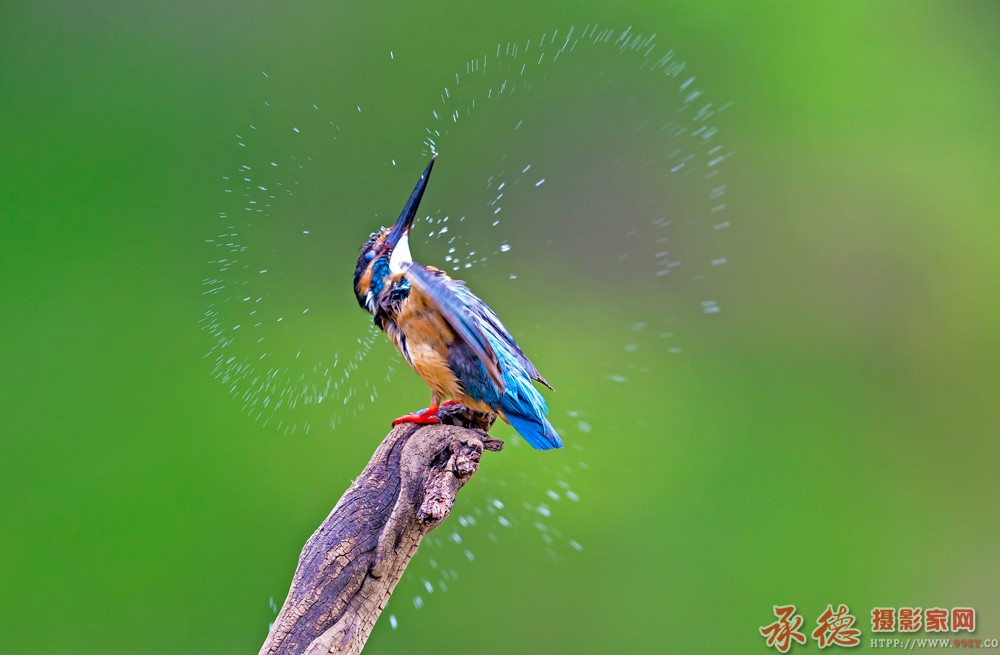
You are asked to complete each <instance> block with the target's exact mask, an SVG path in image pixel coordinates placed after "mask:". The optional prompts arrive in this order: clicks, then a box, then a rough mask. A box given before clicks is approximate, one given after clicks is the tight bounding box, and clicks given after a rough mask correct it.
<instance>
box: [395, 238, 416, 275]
mask: <svg viewBox="0 0 1000 655" xmlns="http://www.w3.org/2000/svg"><path fill="white" fill-rule="evenodd" d="M412 261H413V257H412V256H411V255H410V235H409V234H404V235H403V236H402V237H400V239H399V242H398V243H397V244H396V247H395V248H393V249H392V255H390V256H389V270H390V271H391V272H392V274H393V275H396V274H398V273H402V272H403V270H404V269H405V268H406V265H407V264H409V263H410V262H412Z"/></svg>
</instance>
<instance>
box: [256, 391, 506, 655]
mask: <svg viewBox="0 0 1000 655" xmlns="http://www.w3.org/2000/svg"><path fill="white" fill-rule="evenodd" d="M439 416H441V419H442V422H443V423H444V424H443V425H429V426H419V425H414V424H411V423H404V424H402V425H399V426H397V427H395V428H394V429H393V430H392V431H391V432H390V433H389V435H388V436H387V437H386V438H385V440H384V441H382V443H381V445H379V447H378V448H377V449H376V450H375V454H374V455H372V458H371V461H369V462H368V466H366V467H365V469H364V471H362V473H361V475H360V476H359V477H358V478H357V479H356V480H355V481H354V483H353V484H352V485H351V487H350V488H349V489H348V490H347V491H346V492H345V493H344V495H343V497H341V499H340V501H339V502H338V503H337V505H336V507H334V508H333V511H332V512H331V513H330V516H328V517H327V519H326V520H325V521H323V524H322V525H320V526H319V529H317V530H316V532H315V533H313V535H312V536H311V537H310V538H309V540H308V541H307V542H306V545H305V546H304V547H303V549H302V554H301V555H300V556H299V565H298V568H297V569H296V571H295V576H294V577H293V578H292V588H291V590H290V591H289V592H288V597H287V598H286V599H285V603H284V605H283V606H282V608H281V612H279V613H278V616H277V618H276V619H275V621H274V626H273V627H272V628H271V632H270V634H268V636H267V641H265V642H264V646H263V647H262V648H261V650H260V655H292V654H294V655H299V654H302V653H308V654H309V655H328V654H331V655H332V654H334V653H336V654H338V655H340V654H348V653H349V654H355V653H360V652H361V649H362V648H363V647H364V645H365V642H366V641H367V639H368V635H369V634H371V631H372V628H373V627H374V626H375V621H376V620H378V617H379V615H380V614H381V613H382V609H383V608H384V607H385V604H386V602H387V601H388V600H389V595H390V594H391V593H392V590H393V589H394V588H395V586H396V583H397V582H399V579H400V577H402V575H403V571H404V570H405V569H406V565H407V563H409V561H410V558H411V557H413V554H414V553H415V552H416V550H417V546H419V545H420V540H421V539H422V538H423V537H424V535H426V534H427V533H428V532H430V531H431V530H433V529H434V528H435V527H437V526H438V525H440V524H441V522H442V521H444V519H445V518H446V517H447V516H448V514H449V512H451V508H452V506H454V504H455V493H456V492H458V490H459V489H460V488H461V487H462V485H464V484H465V483H466V482H467V481H468V480H469V478H471V477H472V475H473V474H474V473H475V472H476V470H477V468H478V466H479V458H480V457H481V455H482V453H483V450H500V448H502V447H503V443H502V442H501V441H498V440H496V439H493V438H492V437H490V436H489V435H488V434H486V432H485V430H488V429H489V428H490V426H491V425H492V424H493V420H494V419H495V416H493V415H492V414H490V415H487V414H483V413H482V412H476V411H474V410H470V409H468V408H465V407H463V406H461V405H452V406H447V407H442V409H441V412H440V414H439Z"/></svg>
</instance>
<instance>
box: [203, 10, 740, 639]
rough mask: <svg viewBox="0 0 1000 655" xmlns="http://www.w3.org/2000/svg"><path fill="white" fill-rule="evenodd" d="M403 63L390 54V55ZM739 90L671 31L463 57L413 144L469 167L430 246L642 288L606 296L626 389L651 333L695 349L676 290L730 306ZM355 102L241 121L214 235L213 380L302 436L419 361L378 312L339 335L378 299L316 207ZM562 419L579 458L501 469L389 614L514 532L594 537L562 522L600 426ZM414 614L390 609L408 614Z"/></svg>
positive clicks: (698, 304)
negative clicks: (333, 246)
mask: <svg viewBox="0 0 1000 655" xmlns="http://www.w3.org/2000/svg"><path fill="white" fill-rule="evenodd" d="M398 58H399V53H398V52H394V51H390V53H389V56H388V57H387V65H392V62H394V61H396V60H397V59H398ZM265 77H266V76H265ZM275 102H278V101H275ZM728 106H729V105H728V104H716V103H715V102H713V101H711V100H709V98H708V97H707V94H706V93H705V92H704V90H703V89H701V88H700V87H699V85H698V83H697V80H696V78H695V77H694V76H693V75H692V74H691V73H690V71H689V70H688V66H687V64H686V63H684V62H683V61H681V60H680V59H679V58H678V57H677V55H676V54H675V53H674V52H673V51H672V50H669V49H664V48H662V47H660V46H659V45H658V44H657V42H656V37H655V35H649V34H641V33H639V32H637V31H634V30H633V29H631V28H628V29H624V30H621V29H613V28H609V27H603V26H599V25H596V24H591V25H586V26H585V27H584V28H583V29H577V28H573V27H571V28H569V29H566V30H553V31H549V32H542V33H539V34H534V35H531V36H526V37H524V38H521V39H518V40H513V41H506V42H500V43H497V44H496V45H495V47H490V48H488V49H487V50H486V51H485V52H482V53H480V54H478V55H477V56H474V57H472V58H470V59H468V60H467V61H464V62H462V63H461V64H460V65H459V66H458V69H457V71H456V72H455V73H454V75H453V76H452V77H449V78H448V79H447V80H446V81H445V82H444V84H443V85H442V86H441V92H440V94H439V98H438V99H437V101H436V102H435V104H434V106H431V107H428V108H426V116H427V121H428V123H427V125H426V128H425V130H424V133H423V134H421V135H418V136H417V135H415V138H414V143H413V144H412V152H409V153H407V152H406V151H405V150H404V151H402V153H403V154H408V155H415V154H416V153H419V154H420V155H421V157H422V159H423V160H424V161H425V160H426V157H428V156H430V154H432V153H440V154H441V155H442V159H441V160H440V161H439V165H438V167H437V171H439V172H435V176H436V178H440V177H446V176H448V175H451V176H452V178H453V179H452V182H453V183H452V184H451V185H450V186H449V194H448V198H449V199H448V200H446V201H435V202H440V203H442V204H440V205H426V204H425V206H423V207H422V208H421V215H420V216H418V222H417V224H416V225H415V227H414V232H413V237H412V241H413V243H412V244H411V247H412V248H413V251H414V255H415V257H416V258H417V259H418V260H419V261H424V262H426V263H430V264H436V265H439V266H441V267H442V268H445V269H446V270H448V271H449V272H451V273H452V274H453V275H454V276H455V277H465V275H466V274H467V272H468V273H469V274H471V273H472V272H475V271H478V270H480V269H488V271H489V276H490V279H491V280H503V281H506V283H508V284H512V285H522V284H523V285H524V286H523V287H520V288H521V289H525V292H526V293H531V291H530V289H537V288H542V287H544V284H543V283H544V282H546V280H542V279H539V278H538V277H537V272H532V271H527V270H523V269H519V268H518V266H519V264H516V263H513V262H514V261H515V260H514V259H513V258H512V256H511V255H510V254H509V253H512V252H513V253H519V252H531V253H541V254H543V255H544V256H545V257H548V258H551V262H552V270H553V271H555V270H558V269H565V270H568V271H571V272H572V274H573V275H575V276H576V278H575V279H576V280H578V281H579V283H580V284H581V285H586V284H589V283H592V282H596V281H598V279H599V278H602V277H603V278H606V279H609V280H612V281H613V283H615V284H622V285H626V286H628V287H629V288H630V289H639V290H640V291H642V292H643V293H645V294H647V296H648V297H649V298H650V299H651V301H650V302H649V303H648V305H647V306H645V307H628V308H627V309H623V310H622V311H616V308H609V311H608V312H607V313H608V314H609V315H613V316H615V317H616V318H617V319H620V320H621V326H620V327H621V329H620V330H619V331H618V333H619V334H621V335H622V343H621V349H620V352H621V358H620V360H618V361H616V362H614V363H613V364H612V366H613V368H612V369H610V370H608V371H606V372H604V373H603V374H602V376H601V377H602V379H603V381H605V382H608V383H610V384H627V383H629V382H630V380H631V378H632V376H633V375H641V374H643V373H644V370H645V369H644V368H643V363H642V358H643V356H644V354H645V352H646V351H648V350H649V349H651V348H658V349H662V350H663V351H664V352H666V353H669V354H676V353H680V352H682V347H681V346H680V345H679V343H678V339H676V337H675V335H676V334H677V331H678V327H677V323H678V319H677V317H676V316H675V315H674V313H673V312H672V310H671V309H670V308H671V307H672V306H674V305H676V304H678V303H681V302H689V303H690V304H691V305H692V306H693V307H695V308H696V311H697V312H698V313H699V314H700V315H702V316H706V317H709V318H710V317H712V316H715V315H717V314H718V313H720V311H721V307H720V304H719V302H718V300H717V299H716V298H715V297H714V296H713V295H712V294H711V292H710V290H709V288H710V287H708V286H707V285H706V284H705V283H706V281H707V280H709V279H710V278H711V276H712V274H713V272H714V271H716V270H718V269H719V267H724V266H725V265H727V264H728V262H729V257H728V256H727V255H726V254H725V253H723V252H720V249H721V246H719V245H717V243H718V242H717V239H716V237H717V235H721V234H724V233H725V232H726V231H727V230H728V228H729V227H730V220H729V218H728V217H727V215H728V209H727V193H728V186H727V183H726V181H725V175H724V169H725V163H726V162H727V161H728V160H729V159H730V157H731V156H732V153H731V152H730V151H728V150H727V149H726V148H725V146H724V145H723V143H722V142H721V141H720V127H719V125H718V122H719V120H720V117H721V115H722V114H723V112H725V111H726V109H727V108H728ZM349 109H350V111H347V112H345V111H343V110H341V111H339V112H327V111H325V110H324V109H322V108H321V107H320V106H317V105H316V104H311V105H310V106H307V107H305V108H302V111H300V112H299V113H298V114H297V116H300V118H296V119H294V120H290V119H288V118H287V116H288V114H287V112H286V113H283V114H280V117H276V116H278V115H276V114H274V113H273V112H272V110H273V106H272V100H271V99H267V100H265V101H264V102H263V105H262V107H260V108H259V115H258V116H257V117H256V118H255V119H254V120H252V121H251V122H249V123H248V124H247V125H246V126H245V128H244V129H241V130H239V131H238V132H237V133H236V134H235V139H234V142H235V146H234V147H235V148H236V149H237V152H238V153H239V154H240V155H241V161H240V163H239V165H238V166H236V167H234V170H231V171H228V172H227V174H226V175H225V176H223V177H222V180H221V183H222V192H221V197H220V205H221V206H222V207H223V209H221V210H220V211H219V212H218V216H217V218H218V220H217V221H216V224H217V225H218V226H219V227H218V229H217V230H216V231H215V232H214V233H213V234H212V235H211V236H210V238H208V239H206V243H207V245H208V246H209V248H210V250H211V253H212V255H211V262H210V264H211V267H212V274H211V275H209V276H208V277H207V278H206V279H205V281H204V293H205V296H206V298H207V300H208V308H207V310H206V311H205V313H204V316H203V327H204V328H205V330H206V331H207V332H208V334H210V335H211V346H210V348H209V349H208V353H207V358H208V360H209V361H210V362H211V364H212V371H213V375H214V376H215V377H216V378H217V379H218V380H219V381H220V382H221V383H223V384H224V385H225V386H226V388H227V389H228V390H229V392H230V393H231V395H232V396H233V397H234V398H235V399H237V401H238V402H240V403H241V405H242V407H243V408H244V410H245V411H246V412H247V414H249V415H250V416H252V417H253V418H254V419H255V420H258V421H260V422H262V423H266V424H269V425H273V426H275V427H276V428H277V429H279V430H280V431H282V432H284V433H286V434H292V433H295V432H297V431H299V430H301V431H304V432H308V431H309V430H310V429H311V428H312V427H314V426H313V424H312V423H310V421H309V420H302V419H301V418H299V412H300V411H303V410H310V412H309V416H315V415H316V413H315V412H314V411H312V410H315V409H316V408H318V407H322V408H323V409H324V411H323V412H321V413H320V415H321V416H323V417H324V418H323V421H324V423H325V424H327V425H329V426H331V427H335V426H336V425H337V423H338V420H339V418H340V417H342V416H345V415H346V416H351V415H354V414H357V413H358V412H361V411H363V410H364V409H365V408H366V407H368V406H369V405H370V404H371V403H373V402H374V401H375V400H376V399H377V398H378V396H379V393H378V389H379V386H380V385H382V384H384V383H385V382H387V381H388V380H389V379H390V378H391V377H392V372H393V370H394V369H395V368H398V367H399V366H398V361H399V360H398V358H395V356H394V355H393V356H391V357H387V356H386V354H385V353H386V350H387V349H386V348H384V347H376V343H378V341H379V340H384V337H382V335H381V334H380V333H379V332H378V331H377V330H375V329H374V328H373V327H371V326H370V323H369V326H368V328H367V330H366V329H365V328H364V327H362V326H363V325H364V323H363V319H362V318H360V315H359V316H358V318H357V319H356V320H354V321H353V322H352V325H356V326H357V328H356V329H354V328H353V327H352V328H350V329H347V330H343V329H342V330H341V332H342V335H347V336H341V338H340V341H339V342H336V343H335V347H330V341H331V340H330V337H329V335H328V334H326V333H325V330H326V329H327V328H328V327H329V326H330V325H332V324H336V323H344V319H343V316H344V315H346V314H347V312H351V313H352V314H354V313H356V312H357V311H358V310H357V309H356V308H355V307H353V306H351V304H352V303H353V298H351V297H350V296H347V297H346V298H342V299H341V300H340V301H339V302H341V303H342V305H343V306H341V305H334V304H333V303H332V302H331V300H330V298H329V296H328V294H327V293H326V288H327V287H329V286H331V285H336V286H338V287H339V286H342V285H343V284H344V283H343V280H342V279H339V278H336V279H335V278H334V277H333V274H332V273H331V271H329V270H327V269H325V268H324V267H323V266H322V265H320V264H318V263H317V262H326V261H329V260H330V259H331V255H330V253H329V248H328V246H329V245H330V243H332V237H331V236H330V235H328V234H326V235H324V234H323V230H324V228H323V226H322V224H321V223H318V222H317V221H316V220H315V219H314V218H313V217H314V216H315V212H316V209H315V207H314V206H313V205H312V204H311V200H312V198H311V197H310V194H311V193H312V192H314V190H315V189H316V188H317V187H318V186H320V185H321V184H328V183H329V181H328V180H317V179H316V178H315V177H312V176H310V170H311V168H312V167H314V166H315V165H316V164H317V162H318V161H321V160H330V159H331V158H336V157H338V156H340V155H339V150H338V145H339V142H341V139H342V138H343V137H344V135H345V134H348V133H349V132H350V130H351V129H352V128H351V125H352V121H356V120H362V118H363V117H364V116H365V115H366V112H368V110H369V104H368V103H365V102H357V103H355V102H353V101H352V102H351V103H350V107H349ZM418 109H419V108H418ZM243 155H245V156H243ZM416 160H417V158H416V157H415V156H412V157H411V162H412V161H416ZM389 161H391V166H392V167H396V166H397V160H396V158H392V159H390V160H389ZM408 165H409V164H408ZM418 170H419V168H416V167H414V174H416V172H417V171H418ZM449 171H451V172H449ZM455 171H459V173H455ZM456 179H457V181H456ZM461 192H464V195H461V196H460V197H458V198H457V199H456V198H455V195H454V194H460V193H461ZM438 197H441V196H438ZM444 203H447V204H444ZM567 216H569V217H572V218H571V219H569V220H567V219H566V217H567ZM392 218H394V217H392ZM550 219H551V220H550ZM390 220H391V219H390ZM375 222H377V221H373V223H375ZM383 222H384V221H383ZM551 225H559V226H561V231H558V232H557V231H555V230H553V229H552V228H551V227H550V226H551ZM567 225H569V226H570V227H573V228H574V229H571V230H567V229H566V226H567ZM375 227H377V225H374V224H373V225H372V228H375ZM324 239H325V240H324ZM324 244H325V245H326V246H327V248H324V247H323V246H324ZM357 245H358V244H355V243H352V244H351V245H350V248H348V249H347V250H346V252H348V253H349V254H347V255H346V257H347V258H348V259H349V258H350V257H352V256H356V250H357ZM560 257H561V258H562V259H560ZM337 275H340V273H337ZM587 275H590V276H592V277H591V278H588V277H586V276H587ZM532 276H534V277H532ZM529 284H530V285H532V286H531V287H530V288H529V287H528V285H529ZM671 290H674V291H678V293H676V294H673V295H671V294H669V293H668V291H671ZM352 318H353V316H352ZM381 346H384V344H381ZM560 400H561V401H563V403H565V400H564V399H563V398H560ZM571 406H572V405H571ZM409 409H412V408H402V409H401V410H398V412H397V413H402V411H403V410H409ZM552 419H553V423H554V425H555V427H556V428H557V430H558V431H559V432H560V433H561V434H562V435H563V437H564V440H565V441H566V443H567V444H568V447H567V450H566V451H565V452H564V453H563V454H562V455H563V457H562V459H561V460H560V462H561V463H560V464H559V465H558V468H556V469H553V470H551V471H545V472H544V473H545V474H544V475H536V476H534V477H527V476H525V477H522V478H517V476H514V477H513V478H511V479H507V478H501V477H491V476H490V475H489V473H488V471H486V470H484V471H481V472H480V473H479V474H478V476H477V484H476V486H477V487H478V488H480V489H485V490H487V491H488V492H489V493H488V494H487V495H486V496H485V498H484V499H483V500H482V501H481V502H480V503H479V504H478V506H472V505H469V506H463V507H457V508H456V514H455V515H454V516H453V517H452V518H451V519H450V520H449V522H448V524H447V525H446V526H445V527H444V528H442V530H441V531H440V532H439V533H434V534H432V535H430V536H429V537H428V538H427V539H426V540H425V544H427V545H428V546H430V548H427V547H425V548H422V549H421V551H420V552H421V555H420V556H418V558H417V560H415V562H414V564H413V565H411V566H413V567H414V568H411V575H408V576H406V577H405V578H404V579H403V580H402V581H401V583H400V587H399V590H398V591H397V593H396V596H395V597H394V600H393V601H392V605H391V606H390V609H393V608H396V607H399V603H405V604H406V605H407V606H409V607H413V608H420V607H422V606H423V605H424V604H425V603H426V602H427V601H428V600H429V599H430V598H432V597H433V596H434V595H435V594H439V593H442V592H444V591H447V590H448V589H449V588H450V586H452V585H453V584H454V583H455V581H456V580H457V579H458V576H459V570H458V569H459V566H460V563H461V562H474V561H475V560H476V558H477V554H478V553H480V552H481V551H482V549H484V548H486V546H487V544H488V543H492V542H495V541H498V540H500V539H502V538H503V535H504V534H505V533H507V532H508V531H511V530H528V531H530V532H531V533H532V534H533V535H535V536H536V537H537V540H538V543H539V545H540V551H541V552H544V553H546V554H547V556H548V557H550V558H553V559H559V558H561V557H564V556H566V555H569V554H572V553H574V552H578V551H581V550H583V549H584V548H585V546H586V544H584V543H581V542H580V540H578V539H577V538H576V537H575V536H574V535H572V534H565V533H564V532H563V531H562V530H560V529H559V528H558V527H557V525H558V516H559V512H560V509H561V508H564V507H566V506H568V505H570V504H573V503H576V502H578V501H580V495H579V494H578V493H577V491H576V488H577V485H576V484H575V483H574V482H573V481H574V480H575V479H576V478H575V476H579V475H584V474H585V473H586V471H587V469H588V468H589V467H588V465H587V463H586V462H585V461H583V458H582V455H581V453H582V449H581V447H580V441H584V442H585V441H586V438H587V434H588V433H589V432H590V431H591V426H590V422H589V420H588V417H587V415H586V414H585V412H583V411H582V410H572V409H571V410H568V411H567V409H566V407H565V404H564V405H563V407H561V408H559V410H558V411H554V412H553V416H552ZM509 445H510V444H509ZM513 445H514V446H515V447H522V448H527V446H526V445H524V444H520V443H519V442H513ZM515 478H517V479H515ZM514 489H516V491H514ZM511 498H517V499H520V500H511ZM525 499H533V500H525ZM421 562H424V564H421ZM444 562H447V564H443V563H444ZM399 614H402V610H400V611H399V613H398V614H397V612H391V613H390V619H389V620H390V624H391V625H392V627H393V628H395V627H396V626H397V625H398V623H399V618H398V615H399Z"/></svg>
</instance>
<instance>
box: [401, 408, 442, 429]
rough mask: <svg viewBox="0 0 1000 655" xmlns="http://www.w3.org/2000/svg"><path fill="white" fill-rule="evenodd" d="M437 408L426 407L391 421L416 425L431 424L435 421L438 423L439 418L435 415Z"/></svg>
mask: <svg viewBox="0 0 1000 655" xmlns="http://www.w3.org/2000/svg"><path fill="white" fill-rule="evenodd" d="M438 409H439V408H438V407H428V408H427V409H425V410H423V411H420V412H414V413H413V414H407V415H406V416H400V417H399V418H397V419H396V420H395V421H393V422H392V424H393V425H399V424H400V423H416V424H418V425H433V424H435V423H440V422H441V419H439V418H438V415H437V413H438Z"/></svg>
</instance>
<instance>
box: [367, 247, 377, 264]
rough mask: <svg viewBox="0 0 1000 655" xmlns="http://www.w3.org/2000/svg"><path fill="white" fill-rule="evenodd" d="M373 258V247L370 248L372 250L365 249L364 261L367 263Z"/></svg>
mask: <svg viewBox="0 0 1000 655" xmlns="http://www.w3.org/2000/svg"><path fill="white" fill-rule="evenodd" d="M373 259H375V250H374V249H372V250H366V251H365V254H364V260H365V263H366V264H367V263H368V262H370V261H371V260H373Z"/></svg>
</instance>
